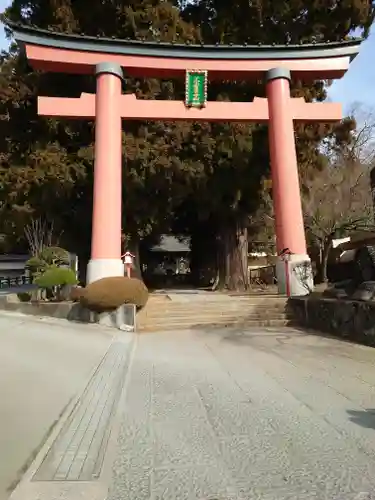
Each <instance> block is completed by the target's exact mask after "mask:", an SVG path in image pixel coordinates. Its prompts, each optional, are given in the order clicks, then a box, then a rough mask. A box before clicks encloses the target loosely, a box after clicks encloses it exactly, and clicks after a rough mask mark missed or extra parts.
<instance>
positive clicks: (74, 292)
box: [70, 286, 85, 302]
mask: <svg viewBox="0 0 375 500" xmlns="http://www.w3.org/2000/svg"><path fill="white" fill-rule="evenodd" d="M84 293H85V289H84V288H82V287H80V286H75V287H73V288H72V289H71V290H70V300H71V301H72V302H79V301H80V300H81V297H82V296H83V295H84Z"/></svg>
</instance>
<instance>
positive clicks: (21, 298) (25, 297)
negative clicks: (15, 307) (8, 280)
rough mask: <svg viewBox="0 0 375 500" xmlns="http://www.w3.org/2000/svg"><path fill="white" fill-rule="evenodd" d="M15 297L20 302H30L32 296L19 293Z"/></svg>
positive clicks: (27, 293)
mask: <svg viewBox="0 0 375 500" xmlns="http://www.w3.org/2000/svg"><path fill="white" fill-rule="evenodd" d="M17 297H18V300H19V301H20V302H30V301H31V298H32V294H31V293H30V292H21V293H17Z"/></svg>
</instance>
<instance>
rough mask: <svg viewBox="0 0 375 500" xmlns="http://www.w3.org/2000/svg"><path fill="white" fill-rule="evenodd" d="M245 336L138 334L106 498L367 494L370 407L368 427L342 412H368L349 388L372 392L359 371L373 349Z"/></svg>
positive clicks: (272, 498)
mask: <svg viewBox="0 0 375 500" xmlns="http://www.w3.org/2000/svg"><path fill="white" fill-rule="evenodd" d="M249 336H250V337H251V339H250V340H249V338H247V339H246V338H245V337H246V332H242V333H241V334H240V335H239V334H238V332H237V333H236V334H235V338H234V337H233V335H231V333H230V332H228V331H220V330H217V331H216V334H215V332H212V331H210V332H207V333H205V332H203V331H200V332H197V333H193V332H190V333H189V332H185V333H181V335H180V334H179V333H177V332H172V333H168V334H158V335H155V336H154V335H147V336H144V337H140V338H139V342H138V346H137V350H136V352H135V357H134V361H133V363H132V367H131V375H130V379H129V384H128V386H127V390H126V394H125V397H124V398H123V401H122V406H121V408H120V412H121V413H120V420H121V425H120V427H119V434H118V439H117V448H116V454H117V458H116V460H115V461H114V464H113V476H112V479H113V481H112V484H111V487H110V492H109V496H108V500H120V499H121V500H128V499H129V500H148V499H150V500H151V499H152V500H169V499H171V500H172V499H173V500H185V499H186V500H258V499H259V500H292V499H293V500H295V499H297V498H298V499H299V500H305V499H309V500H310V499H311V500H312V499H316V500H328V499H329V500H359V499H360V498H368V499H370V498H371V496H372V495H373V494H374V492H375V451H374V453H372V450H373V449H374V450H375V448H374V445H373V443H370V441H371V436H372V433H373V432H374V430H375V415H374V425H373V427H372V429H371V428H370V429H369V427H371V425H369V426H368V428H367V429H366V428H365V427H364V426H361V425H357V424H356V423H354V421H353V419H354V418H357V420H358V419H360V416H358V415H357V416H356V417H355V414H354V413H353V414H352V420H351V417H350V414H349V412H348V411H347V410H349V409H350V408H353V411H354V410H357V411H358V412H361V411H363V412H364V413H366V411H365V410H366V408H362V407H360V406H358V399H356V397H357V396H356V394H354V393H355V392H356V388H357V387H358V386H360V387H361V389H360V395H361V398H362V400H366V401H370V402H371V401H372V397H373V396H372V390H371V385H369V383H367V382H366V383H365V384H364V385H363V382H362V379H361V377H367V378H371V376H370V375H369V374H370V372H371V370H374V369H375V351H370V350H364V351H363V353H362V354H361V352H359V351H358V349H357V348H356V347H355V346H350V345H349V344H348V345H346V346H344V347H343V346H342V343H340V342H339V341H336V340H331V339H330V340H329V341H328V340H327V341H323V342H322V341H321V339H319V338H316V337H312V336H308V335H306V334H305V335H304V334H301V333H298V332H296V331H294V330H288V329H284V330H281V331H274V330H272V331H268V330H264V331H262V330H259V329H258V330H257V331H251V332H249ZM335 346H336V354H335ZM298 352H301V356H300V358H298ZM304 352H305V353H309V360H308V362H307V363H306V364H304V360H303V353H304ZM351 353H352V355H353V359H352V358H351ZM330 363H332V364H333V366H334V368H332V369H330ZM320 365H321V366H322V369H321V371H319V370H318V367H319V366H320ZM329 377H331V378H332V379H331V380H329ZM345 380H348V381H349V383H348V384H347V386H346V388H345ZM366 387H367V388H368V392H366ZM340 389H342V390H343V392H341V391H340ZM374 407H375V406H374ZM370 417H371V414H368V418H369V419H370ZM361 495H362V496H361Z"/></svg>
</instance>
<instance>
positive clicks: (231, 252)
mask: <svg viewBox="0 0 375 500" xmlns="http://www.w3.org/2000/svg"><path fill="white" fill-rule="evenodd" d="M219 245H220V247H219V276H220V280H219V283H220V285H219V286H221V287H222V288H223V287H224V288H227V289H228V290H237V291H243V290H246V289H247V287H248V273H247V255H248V240H247V229H246V228H235V227H226V228H223V229H222V231H221V232H220V236H219Z"/></svg>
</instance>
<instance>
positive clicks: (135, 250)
mask: <svg viewBox="0 0 375 500" xmlns="http://www.w3.org/2000/svg"><path fill="white" fill-rule="evenodd" d="M126 251H128V252H130V253H131V254H132V255H134V259H133V267H132V269H131V274H130V276H131V278H138V279H139V280H142V279H143V277H142V263H141V260H140V252H139V238H137V237H133V238H131V239H130V240H129V243H128V247H127V248H126Z"/></svg>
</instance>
